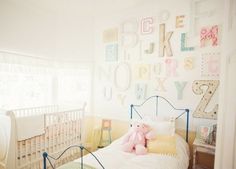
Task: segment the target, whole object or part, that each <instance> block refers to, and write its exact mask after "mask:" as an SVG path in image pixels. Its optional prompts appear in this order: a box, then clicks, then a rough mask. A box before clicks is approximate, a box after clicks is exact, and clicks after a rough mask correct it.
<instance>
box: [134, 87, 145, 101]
mask: <svg viewBox="0 0 236 169" xmlns="http://www.w3.org/2000/svg"><path fill="white" fill-rule="evenodd" d="M146 91H147V84H136V85H135V94H136V99H138V100H140V99H145V98H146Z"/></svg>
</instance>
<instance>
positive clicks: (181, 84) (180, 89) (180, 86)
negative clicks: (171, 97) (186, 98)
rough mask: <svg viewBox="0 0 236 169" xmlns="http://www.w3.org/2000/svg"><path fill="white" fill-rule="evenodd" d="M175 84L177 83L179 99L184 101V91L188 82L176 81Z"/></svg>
mask: <svg viewBox="0 0 236 169" xmlns="http://www.w3.org/2000/svg"><path fill="white" fill-rule="evenodd" d="M174 83H175V87H176V90H177V98H178V100H182V99H183V91H184V88H185V86H186V85H187V82H186V81H183V82H178V81H176V82H174Z"/></svg>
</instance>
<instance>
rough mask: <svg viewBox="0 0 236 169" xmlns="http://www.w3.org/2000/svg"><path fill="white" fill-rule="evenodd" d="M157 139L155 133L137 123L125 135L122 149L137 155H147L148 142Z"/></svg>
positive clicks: (144, 125) (146, 126)
mask: <svg viewBox="0 0 236 169" xmlns="http://www.w3.org/2000/svg"><path fill="white" fill-rule="evenodd" d="M154 138H155V134H154V131H152V130H150V127H149V126H148V125H146V124H144V123H140V122H135V123H134V124H133V125H132V127H131V129H130V131H129V132H128V133H127V134H126V135H125V137H124V140H123V144H122V149H123V151H125V152H130V153H131V152H135V153H136V154H137V155H144V154H146V153H147V148H146V142H147V140H151V139H154Z"/></svg>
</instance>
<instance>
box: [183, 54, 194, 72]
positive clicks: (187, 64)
mask: <svg viewBox="0 0 236 169" xmlns="http://www.w3.org/2000/svg"><path fill="white" fill-rule="evenodd" d="M193 65H194V63H193V58H192V57H186V58H185V59H184V69H185V70H192V69H193Z"/></svg>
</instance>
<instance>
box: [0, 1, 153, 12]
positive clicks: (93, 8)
mask: <svg viewBox="0 0 236 169" xmlns="http://www.w3.org/2000/svg"><path fill="white" fill-rule="evenodd" d="M0 1H1V0H0ZM9 1H12V2H14V3H16V4H18V5H21V6H22V5H23V6H27V7H29V8H32V9H35V10H37V11H42V12H52V13H57V14H59V13H63V14H76V15H77V16H91V15H92V16H97V15H99V14H108V13H110V12H118V11H122V10H125V9H127V8H132V7H134V6H136V5H140V4H142V3H147V2H148V1H150V0H9Z"/></svg>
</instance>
